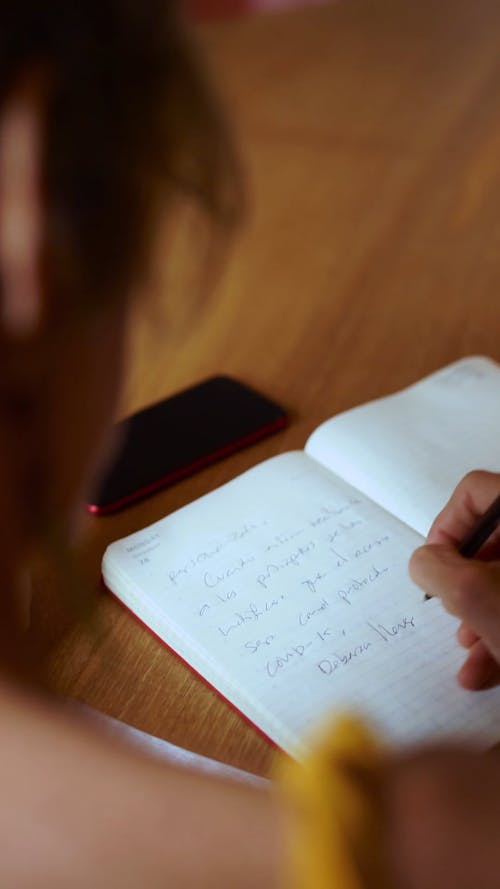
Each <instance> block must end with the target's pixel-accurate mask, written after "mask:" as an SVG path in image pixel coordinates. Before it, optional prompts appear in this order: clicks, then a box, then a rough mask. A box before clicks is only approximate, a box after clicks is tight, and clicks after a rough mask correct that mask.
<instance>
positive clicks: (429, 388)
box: [305, 358, 500, 536]
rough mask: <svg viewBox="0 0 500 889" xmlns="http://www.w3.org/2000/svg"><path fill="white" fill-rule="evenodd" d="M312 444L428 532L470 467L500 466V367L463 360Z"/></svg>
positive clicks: (319, 433) (337, 423)
mask: <svg viewBox="0 0 500 889" xmlns="http://www.w3.org/2000/svg"><path fill="white" fill-rule="evenodd" d="M305 450H306V452H307V453H308V454H310V455H311V456H312V457H314V458H315V459H316V460H319V461H320V462H321V463H322V464H324V465H325V466H328V467H329V468H330V469H332V470H333V472H336V473H337V474H338V475H340V476H342V478H345V479H346V480H347V481H348V482H350V484H352V485H354V486H355V487H358V488H359V489H360V490H362V491H364V492H365V493H366V494H367V495H368V496H369V497H371V498H372V499H373V500H375V501H376V502H377V503H379V504H380V505H381V506H383V507H384V509H386V510H388V511H389V512H391V513H392V514H393V515H396V516H398V518H400V519H401V520H402V521H403V522H406V524H408V525H409V526H410V527H411V528H415V529H416V530H417V531H418V532H419V533H420V534H422V535H424V536H425V535H426V534H427V531H428V529H429V527H430V525H431V523H432V521H433V519H434V518H435V516H436V515H437V513H438V512H439V511H440V510H441V509H442V507H443V506H444V504H445V503H446V501H447V500H448V498H449V496H450V494H451V493H452V491H453V489H454V488H455V486H456V485H457V483H458V482H459V481H460V479H461V478H462V477H463V476H464V475H465V474H466V473H467V472H469V471H470V470H472V469H489V470H493V471H496V472H498V471H500V367H499V366H498V365H497V364H496V363H495V362H493V361H490V360H489V359H487V358H466V359H463V360H462V361H458V362H456V363H455V364H452V365H450V366H449V367H446V368H444V369H443V370H441V371H438V372H437V373H435V374H433V375H432V376H430V377H427V378H425V379H424V380H421V381H420V382H418V383H416V384H415V385H413V386H410V387H409V388H408V389H405V390H403V391H402V392H399V393H397V394H395V395H390V396H388V397H387V398H381V399H378V400H377V401H372V402H370V403H369V404H365V405H362V406H361V407H357V408H354V409H352V410H350V411H346V412H345V413H343V414H339V415H338V416H337V417H333V418H332V419H331V420H327V421H326V423H323V424H322V425H321V426H320V427H319V428H318V429H317V430H315V432H313V434H312V435H311V437H310V438H309V440H308V442H307V444H306V448H305Z"/></svg>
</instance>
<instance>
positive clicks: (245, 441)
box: [87, 414, 288, 516]
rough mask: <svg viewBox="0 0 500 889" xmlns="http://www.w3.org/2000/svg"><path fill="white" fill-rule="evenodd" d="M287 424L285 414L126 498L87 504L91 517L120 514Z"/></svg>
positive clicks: (127, 495)
mask: <svg viewBox="0 0 500 889" xmlns="http://www.w3.org/2000/svg"><path fill="white" fill-rule="evenodd" d="M287 423H288V417H287V415H286V414H283V415H282V416H281V417H278V418H277V419H276V420H273V422H272V423H267V424H266V425H265V426H261V428H260V429H255V430H254V431H253V432H249V433H248V434H247V435H244V436H243V437H242V438H238V439H236V441H233V442H231V443H230V444H227V445H224V447H222V448H218V449H217V450H216V451H212V453H211V454H206V455H205V456H204V457H200V458H199V459H198V460H195V461H194V462H193V463H190V464H189V465H188V466H183V467H181V469H176V470H174V472H169V473H168V474H167V475H165V476H162V478H159V479H156V481H154V482H150V484H148V485H145V486H144V487H143V488H138V489H137V490H136V491H133V492H132V493H131V494H126V495H125V496H124V497H120V498H119V499H118V500H114V501H113V502H112V503H106V504H105V505H104V506H99V505H98V504H95V503H87V510H88V511H89V512H90V513H91V515H95V516H103V515H111V514H112V513H114V512H118V510H120V509H123V508H124V507H125V506H129V505H130V504H131V503H136V502H138V501H139V500H142V499H144V498H145V497H147V496H148V495H149V494H153V493H154V492H155V491H159V490H160V488H167V487H169V485H173V484H174V483H175V482H178V481H180V480H181V479H183V478H186V477H187V476H189V475H193V474H194V473H195V472H197V471H198V470H199V469H204V468H205V466H209V465H210V464H212V463H216V462H217V461H218V460H221V459H223V457H228V456H229V455H230V454H233V453H234V452H235V451H240V450H242V449H243V448H245V447H247V445H250V444H253V443H254V442H256V441H259V440H260V439H261V438H266V436H268V435H272V434H273V433H274V432H279V430H280V429H283V427H284V426H286V425H287Z"/></svg>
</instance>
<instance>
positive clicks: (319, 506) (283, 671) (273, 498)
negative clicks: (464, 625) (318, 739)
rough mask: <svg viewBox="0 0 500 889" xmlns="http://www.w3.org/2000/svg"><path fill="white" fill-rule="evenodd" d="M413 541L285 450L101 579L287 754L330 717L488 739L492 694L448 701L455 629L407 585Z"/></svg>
mask: <svg viewBox="0 0 500 889" xmlns="http://www.w3.org/2000/svg"><path fill="white" fill-rule="evenodd" d="M421 540H422V539H421V538H420V537H419V536H418V535H417V534H416V533H414V532H413V531H411V530H410V529H409V528H407V527H406V526H405V525H403V524H402V523H400V522H398V521H397V520H396V519H395V518H394V517H392V516H390V515H389V514H387V513H385V512H384V511H383V510H381V509H380V508H379V507H378V506H376V505H375V504H374V503H373V502H372V501H370V500H369V499H368V498H366V497H365V496H364V495H362V494H360V493H359V492H358V491H356V490H355V489H353V488H352V487H350V486H349V485H348V484H346V483H345V482H343V481H342V480H340V479H337V478H335V476H333V475H332V473H330V472H329V471H327V470H326V469H324V468H323V467H321V466H319V465H318V464H317V463H316V462H315V461H313V460H311V459H310V458H309V457H307V456H306V455H305V454H304V453H302V452H291V453H288V454H284V455H282V456H280V457H275V458H273V459H272V460H269V461H267V462H265V463H263V464H260V465H259V466H257V467H255V468H254V469H252V470H250V472H247V473H246V474H244V475H243V476H240V477H239V478H237V479H235V480H234V481H232V482H230V483H229V484H228V485H225V486H223V487H222V488H219V489H218V490H216V491H214V492H213V493H211V494H209V495H208V496H206V497H203V498H201V499H200V500H198V501H196V502H194V503H192V504H190V505H189V506H187V507H185V508H183V509H181V510H179V511H178V512H177V513H174V514H173V515H171V516H168V517H167V518H165V519H163V520H162V521H160V522H158V523H156V524H155V525H152V526H151V527H149V528H146V529H144V530H143V531H140V532H138V533H136V534H134V535H132V536H130V537H128V538H125V539H124V540H121V541H118V542H116V543H114V544H112V545H111V546H110V547H109V548H108V550H107V551H106V554H105V557H104V561H103V576H104V579H105V582H106V584H107V585H108V586H109V587H110V589H111V590H112V591H114V592H115V593H116V594H117V595H118V597H119V598H121V599H122V600H123V602H124V603H125V604H126V605H127V606H128V607H129V608H131V609H132V611H134V612H135V613H136V614H137V615H138V617H140V618H141V620H142V621H143V622H144V623H146V624H147V625H148V626H150V627H151V628H152V629H153V630H154V631H155V633H157V634H158V635H159V636H160V637H161V638H162V639H164V640H165V641H166V642H167V643H168V644H169V645H170V646H171V647H172V648H173V649H174V650H175V651H177V653H178V654H180V655H181V657H183V658H184V659H185V660H186V661H187V662H188V663H189V664H191V666H193V667H194V669H195V670H197V671H198V672H199V673H200V674H201V675H202V676H204V677H205V679H207V680H208V681H209V682H210V683H211V684H212V685H213V686H215V688H217V689H218V690H219V691H220V692H221V693H222V694H223V695H224V696H225V697H226V698H228V699H229V700H230V701H231V702H232V703H233V704H234V705H235V706H236V707H238V708H239V709H240V710H241V711H242V712H243V713H244V714H245V715H246V716H248V717H249V718H250V719H251V720H252V721H253V722H254V723H255V724H256V725H258V726H259V727H260V728H261V729H262V730H263V731H264V732H265V733H266V734H267V735H269V737H271V738H272V739H273V740H274V741H275V742H276V743H277V744H279V745H280V746H281V747H283V748H284V749H286V750H288V751H289V752H290V753H292V754H295V755H297V756H300V755H301V754H302V753H303V752H304V749H305V748H304V744H305V740H304V739H305V737H306V736H307V734H308V733H309V731H310V730H311V728H312V727H313V726H314V725H316V724H317V722H318V721H320V720H321V719H323V718H325V716H326V715H327V714H330V713H331V712H332V711H334V710H335V709H336V708H339V707H340V708H343V709H345V708H346V707H349V708H350V709H355V710H356V711H359V712H361V713H362V714H365V715H367V716H368V717H369V718H371V719H372V720H373V721H375V723H376V724H377V725H379V726H380V727H381V729H382V730H383V731H384V733H385V734H386V735H387V736H388V737H389V738H392V739H394V740H398V741H404V740H410V741H414V740H417V739H420V738H423V737H429V736H443V735H448V734H461V733H464V734H466V733H467V732H468V731H469V732H470V731H472V730H473V731H474V733H476V734H479V735H482V736H484V738H485V739H486V740H487V741H493V740H496V739H497V738H499V737H500V697H499V695H498V694H496V693H494V692H492V693H489V692H488V693H485V694H484V695H483V694H482V695H480V696H474V695H471V694H470V693H467V692H464V691H461V690H460V689H458V687H457V686H456V683H455V679H454V672H455V670H456V667H457V665H458V660H459V658H460V655H459V653H458V649H457V644H456V642H455V638H454V631H455V622H454V621H453V620H452V619H451V618H449V617H447V616H446V615H444V614H443V613H442V612H441V610H440V609H439V608H436V607H435V603H433V602H432V603H431V602H426V603H424V602H423V597H422V593H421V591H420V590H418V589H417V588H416V587H414V586H413V584H412V583H411V582H410V580H409V579H408V576H407V561H408V557H409V555H410V553H411V552H412V550H413V549H414V548H415V546H417V545H419V544H420V543H421ZM165 694H166V695H168V688H166V689H165Z"/></svg>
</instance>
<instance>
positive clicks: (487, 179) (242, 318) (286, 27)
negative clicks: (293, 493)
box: [33, 0, 500, 774]
mask: <svg viewBox="0 0 500 889" xmlns="http://www.w3.org/2000/svg"><path fill="white" fill-rule="evenodd" d="M198 36H199V41H200V44H201V46H202V48H203V50H204V52H205V54H206V57H207V62H208V65H209V67H210V69H211V71H212V75H213V79H214V80H215V82H216V83H217V84H218V86H219V89H220V91H221V94H222V95H223V97H224V101H225V103H226V107H227V110H228V114H229V116H230V118H231V120H232V121H233V123H234V130H235V135H236V138H237V141H238V144H239V146H240V151H241V156H242V162H243V166H244V169H245V175H246V187H247V194H248V210H247V215H246V219H245V222H244V224H243V225H242V226H241V229H240V231H239V232H238V235H237V237H236V238H235V239H234V243H232V244H231V245H230V247H229V249H228V256H227V261H226V263H225V266H224V270H223V272H222V274H221V276H220V279H219V281H218V283H217V286H216V287H215V288H214V290H213V292H212V293H211V294H210V295H209V297H205V299H204V300H203V301H201V302H198V303H196V301H195V300H194V299H193V298H192V297H191V296H190V293H189V292H188V291H189V287H187V288H186V289H184V292H183V288H182V287H181V286H180V285H178V286H174V287H172V288H170V287H169V286H167V285H168V279H169V275H168V274H167V271H168V269H167V268H166V266H167V265H168V256H167V250H166V242H167V239H166V238H165V239H164V243H163V244H162V242H161V239H160V242H159V247H158V251H157V254H158V255H157V266H158V268H157V277H156V279H155V287H154V290H155V294H154V298H151V299H150V300H149V301H148V302H147V303H140V304H139V305H138V307H137V308H136V310H135V312H134V318H133V324H132V325H131V333H130V363H129V375H128V379H127V383H126V387H125V391H124V397H123V403H122V412H123V413H126V412H128V411H129V410H133V409H136V408H138V407H142V406H144V405H146V404H147V403H149V402H151V401H155V400H157V399H159V398H161V397H162V396H164V395H167V394H169V393H171V392H174V391H175V390H177V389H179V388H180V387H183V386H186V385H189V384H191V383H193V382H196V381H198V380H200V379H202V378H204V377H206V376H208V375H210V374H213V373H220V372H224V373H229V374H233V375H235V376H236V377H238V378H240V379H242V380H245V381H247V382H248V383H251V384H253V385H254V386H256V387H257V388H260V389H261V390H263V391H264V392H266V393H268V394H269V395H270V396H273V397H274V398H276V399H277V400H278V401H280V402H282V403H283V404H284V405H285V406H286V407H287V408H288V409H289V411H290V415H291V423H290V426H289V428H288V429H287V430H286V431H284V432H281V433H280V434H278V435H276V436H275V437H273V438H270V439H268V440H266V441H264V442H261V443H260V444H257V445H254V446H253V447H251V448H249V449H248V450H246V451H244V452H241V453H239V454H237V455H234V456H232V457H230V458H229V459H226V460H224V461H223V462H221V463H219V464H217V465H215V466H213V467H211V468H208V469H206V470H204V471H203V472H200V473H199V474H197V475H196V476H193V477H192V478H190V479H188V480H186V481H184V482H182V483H180V484H178V485H176V486H175V487H172V488H170V489H169V490H166V491H164V492H162V493H160V494H158V495H157V496H155V497H153V498H151V499H149V500H147V501H145V502H143V503H142V504H140V505H138V506H136V507H134V508H131V509H128V510H126V511H124V512H122V513H121V514H119V515H116V516H113V517H109V518H103V519H92V520H90V519H89V520H88V521H87V535H86V543H85V547H84V550H83V565H84V570H85V572H86V577H87V578H88V581H87V582H88V584H89V586H90V588H91V590H92V591H93V592H95V596H96V597H97V598H98V606H97V610H96V615H95V618H94V620H93V621H92V622H91V623H86V624H84V626H81V625H80V626H79V627H77V628H73V629H72V630H70V631H69V632H66V633H64V634H63V635H62V631H63V628H64V627H65V622H66V623H67V621H65V617H64V615H63V613H62V610H61V608H60V606H58V605H57V600H58V596H57V595H56V587H55V583H54V581H53V580H49V579H47V580H46V581H45V589H44V592H45V595H42V596H41V598H40V601H43V602H44V605H43V607H41V606H39V608H38V611H37V613H36V615H35V619H34V628H33V634H34V637H36V635H37V634H38V636H39V637H40V638H43V639H44V641H45V643H47V642H50V643H51V652H50V658H49V664H48V669H49V674H50V680H51V683H52V685H53V686H54V687H55V688H56V689H58V690H59V691H62V692H63V693H65V694H70V695H73V696H75V697H76V698H78V699H81V700H84V701H86V702H88V703H90V704H92V705H94V706H96V707H99V708H101V709H102V710H104V711H106V712H108V713H110V714H112V715H114V716H116V717H119V718H121V719H125V720H127V721H129V722H130V723H132V724H133V725H135V726H137V727H139V728H142V729H144V730H147V731H149V732H153V733H155V734H157V735H159V736H162V737H164V738H167V739H169V740H171V741H173V742H175V743H178V744H181V745H184V746H186V747H189V748H191V749H194V750H197V751H199V752H201V753H204V754H207V755H209V756H213V757H216V758H218V759H221V760H224V761H227V762H230V763H233V764H235V765H238V766H240V767H243V768H247V769H250V770H254V771H256V772H259V773H262V774H265V773H267V772H268V770H269V767H270V763H271V760H272V755H273V752H272V747H271V745H270V744H269V743H268V742H267V741H266V740H265V739H264V738H263V737H261V736H260V735H259V734H258V732H257V731H256V730H255V729H254V728H252V727H251V726H249V725H247V723H246V722H245V721H244V720H243V719H242V718H241V717H240V716H239V715H238V714H236V713H235V712H234V711H233V710H232V709H231V708H230V707H229V706H228V705H227V704H226V703H224V702H223V701H222V700H221V699H219V697H218V696H217V695H216V694H215V693H214V692H213V691H212V690H210V689H209V688H207V687H206V685H205V684H204V683H203V682H202V681H201V680H200V679H199V678H197V677H195V676H193V674H192V673H191V672H190V670H189V669H188V668H187V667H186V666H185V665H184V664H182V663H181V662H180V661H179V660H178V659H177V658H176V657H175V656H174V655H173V654H172V653H170V652H169V651H168V650H167V649H166V648H165V647H164V646H162V645H161V644H160V643H159V642H158V641H157V640H156V639H154V638H153V637H152V636H151V635H150V634H149V633H148V632H147V631H146V630H145V629H144V628H143V627H141V626H140V625H139V624H138V623H137V622H136V621H135V620H134V618H132V617H131V616H130V615H129V614H128V613H126V612H125V611H124V610H123V608H122V607H121V606H120V605H118V603H116V602H115V601H114V600H112V599H111V598H110V597H109V596H108V595H106V594H105V593H104V592H102V591H101V590H100V587H99V565H100V559H101V556H102V553H103V550H104V548H105V546H106V545H107V543H108V542H110V541H111V540H113V539H115V538H116V537H118V536H121V535H124V534H127V533H130V532H132V531H134V530H136V529H138V528H139V527H141V526H143V525H145V524H146V523H149V522H152V521H155V520H157V519H159V518H161V517H162V516H164V515H165V514H167V513H169V512H171V511H172V510H174V509H176V508H178V507H180V506H182V505H184V504H185V503H188V502H189V501H191V500H192V499H194V498H195V497H198V496H199V495H201V494H205V493H207V492H208V491H210V490H212V489H213V488H214V487H215V486H217V485H219V484H221V483H223V482H225V481H228V480H229V479H231V478H233V477H234V476H235V475H237V474H238V473H240V472H242V471H243V470H245V469H247V468H249V467H250V466H252V465H254V464H255V463H257V462H258V461H260V460H262V459H264V458H266V457H269V456H271V455H273V454H276V453H278V452H281V451H284V450H287V449H291V448H297V447H299V448H300V447H302V446H303V444H304V442H305V440H306V438H307V436H308V434H309V433H310V432H311V431H312V430H313V429H314V427H315V426H316V425H317V424H318V423H319V422H320V421H321V420H323V419H325V418H327V417H329V416H331V415H333V414H335V413H337V412H338V411H341V410H343V409H345V408H348V407H350V406H352V405H355V404H357V403H360V402H363V401H366V400H368V399H370V398H373V397H376V396H379V395H383V394H386V393H389V392H391V391H393V390H395V389H398V388H400V387H402V386H404V385H406V384H408V383H410V382H412V381H414V380H416V379H417V378H419V377H421V376H423V375H424V374H427V373H429V372H431V371H432V370H434V369H436V368H438V367H439V366H441V365H444V364H446V363H447V362H449V361H451V360H453V359H456V358H459V357H460V356H463V355H466V354H471V353H485V354H489V355H491V356H493V357H494V358H497V359H499V358H500V337H499V310H498V294H499V289H500V4H498V2H497V0H435V2H430V0H419V2H416V3H413V2H409V0H407V2H404V0H373V2H371V0H345V2H341V3H339V4H335V5H334V6H326V7H323V8H309V9H304V10H298V11H293V12H287V13H280V14H274V15H266V16H255V17H250V18H247V19H243V20H238V21H236V22H227V23H223V24H218V25H216V26H210V27H208V26H205V28H204V29H202V30H201V31H200V33H199V35H198ZM203 237H204V236H203V233H202V232H198V233H197V230H196V229H193V230H192V237H191V242H190V243H189V249H190V250H192V254H193V257H194V256H196V255H198V253H199V251H200V250H201V248H202V241H203ZM162 263H163V265H164V266H165V268H163V267H162ZM163 272H165V274H164V275H163ZM187 277H188V278H189V275H188V276H187ZM181 303H182V311H183V313H184V315H185V317H184V324H183V327H182V326H181V325H179V324H178V323H174V322H176V318H177V315H178V314H179V311H178V309H179V307H180V306H181ZM186 319H187V320H186ZM181 328H182V329H181ZM499 396H500V393H499ZM172 434H175V430H173V431H172ZM65 582H67V583H70V582H72V581H71V577H68V578H67V579H66V580H65V579H64V578H63V580H62V586H63V587H64V583H65Z"/></svg>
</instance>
